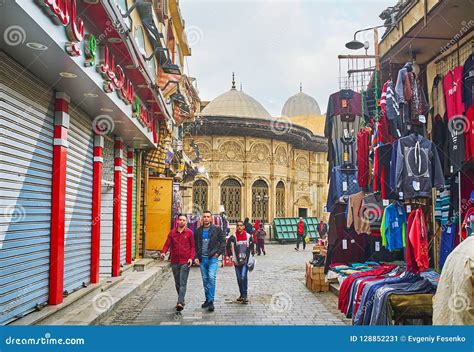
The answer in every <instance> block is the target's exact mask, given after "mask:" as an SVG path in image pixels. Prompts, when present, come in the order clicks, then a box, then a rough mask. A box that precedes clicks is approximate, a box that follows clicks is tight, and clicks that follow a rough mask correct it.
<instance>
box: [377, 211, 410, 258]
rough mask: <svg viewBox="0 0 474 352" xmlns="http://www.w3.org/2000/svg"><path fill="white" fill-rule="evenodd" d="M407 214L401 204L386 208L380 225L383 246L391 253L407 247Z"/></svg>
mask: <svg viewBox="0 0 474 352" xmlns="http://www.w3.org/2000/svg"><path fill="white" fill-rule="evenodd" d="M406 234H407V214H406V212H405V209H404V208H403V206H402V205H401V204H400V203H399V202H395V203H392V204H390V205H389V206H388V207H386V208H385V211H384V213H383V217H382V223H381V225H380V235H381V236H382V246H384V247H386V248H387V249H388V250H389V251H391V252H392V251H395V250H400V249H403V248H404V247H406V236H407V235H406Z"/></svg>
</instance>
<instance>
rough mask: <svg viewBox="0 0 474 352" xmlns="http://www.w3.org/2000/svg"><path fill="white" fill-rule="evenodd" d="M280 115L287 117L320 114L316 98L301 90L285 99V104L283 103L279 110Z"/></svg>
mask: <svg viewBox="0 0 474 352" xmlns="http://www.w3.org/2000/svg"><path fill="white" fill-rule="evenodd" d="M281 115H282V116H287V117H293V116H311V115H317V116H320V115H321V109H320V108H319V105H318V102H317V101H316V99H314V98H313V97H311V96H309V95H307V94H305V93H303V92H299V93H298V94H295V95H293V96H292V97H290V98H289V99H288V100H287V101H286V103H285V105H283V109H282V110H281Z"/></svg>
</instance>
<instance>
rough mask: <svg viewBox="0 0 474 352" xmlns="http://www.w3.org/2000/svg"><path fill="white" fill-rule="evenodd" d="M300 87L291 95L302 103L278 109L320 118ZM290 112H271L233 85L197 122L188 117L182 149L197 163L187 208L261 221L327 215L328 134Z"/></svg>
mask: <svg viewBox="0 0 474 352" xmlns="http://www.w3.org/2000/svg"><path fill="white" fill-rule="evenodd" d="M299 94H300V95H298V96H295V97H292V98H290V99H289V103H288V104H289V105H295V106H298V109H299V110H298V109H295V108H292V109H288V104H286V108H284V109H283V113H282V115H285V113H290V115H293V116H302V115H304V116H306V117H307V118H309V119H311V118H314V119H318V118H321V114H320V111H319V107H318V106H317V103H316V101H315V100H314V99H313V98H311V97H309V96H307V95H305V94H304V93H299ZM307 97H308V98H310V99H307ZM300 98H303V99H302V100H300ZM295 100H296V101H295ZM308 102H310V104H309V105H308V104H307V103H308ZM301 109H303V110H304V109H306V110H305V111H304V113H300V112H301ZM293 113H294V114H293ZM293 116H284V117H278V118H272V117H271V116H270V114H269V113H268V112H267V111H266V110H265V108H264V107H263V106H262V105H261V104H260V103H258V102H257V101H256V100H255V99H253V98H252V97H250V96H249V95H247V94H246V93H244V92H242V91H239V90H237V89H236V88H235V85H233V86H232V89H231V90H230V91H228V92H226V93H224V94H222V95H221V96H219V97H217V98H215V99H214V100H213V101H211V102H210V103H208V104H207V105H206V107H205V108H204V109H203V110H202V112H201V114H200V118H199V119H198V121H197V122H194V123H192V124H186V125H185V131H186V133H185V136H184V145H185V150H186V153H187V154H188V155H190V156H191V157H194V158H195V162H197V163H199V164H200V170H201V173H200V174H199V175H197V176H196V179H195V180H194V182H190V183H188V184H187V186H188V187H187V189H186V191H185V193H184V203H185V207H184V208H185V210H186V212H187V213H192V212H199V211H202V210H204V209H209V210H210V211H211V212H213V213H221V212H222V211H225V213H226V215H227V217H228V219H229V220H230V222H231V223H235V222H236V221H237V220H238V219H243V218H245V217H248V218H249V219H251V221H255V220H256V219H260V220H262V221H263V222H264V223H270V222H272V221H273V219H274V218H276V217H294V216H316V217H318V218H320V219H325V212H324V211H323V210H324V209H323V208H324V203H325V201H326V197H327V184H326V179H325V175H326V173H327V163H326V155H327V154H326V141H325V138H323V137H321V135H318V134H316V133H314V132H312V131H311V130H310V129H309V128H306V127H304V126H301V125H299V124H296V123H294V122H293V121H292V118H293ZM311 122H312V121H311ZM322 125H323V126H324V120H323V122H322ZM196 151H197V152H196Z"/></svg>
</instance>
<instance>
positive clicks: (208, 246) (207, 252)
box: [194, 210, 225, 312]
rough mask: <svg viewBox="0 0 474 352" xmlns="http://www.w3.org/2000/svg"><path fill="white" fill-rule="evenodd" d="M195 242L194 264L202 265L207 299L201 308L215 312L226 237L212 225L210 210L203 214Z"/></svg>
mask: <svg viewBox="0 0 474 352" xmlns="http://www.w3.org/2000/svg"><path fill="white" fill-rule="evenodd" d="M194 241H195V243H196V259H195V261H194V262H195V264H196V265H200V268H201V276H202V285H203V287H204V295H205V297H206V300H205V301H204V303H203V304H202V305H201V307H202V308H207V309H208V311H210V312H213V311H214V296H215V293H216V275H217V267H218V258H219V256H220V255H222V254H224V252H225V235H224V233H223V232H222V230H221V229H220V228H219V227H217V226H215V225H214V224H212V214H211V212H210V211H209V210H206V211H204V212H203V213H202V226H201V227H199V228H198V229H197V230H196V232H195V234H194Z"/></svg>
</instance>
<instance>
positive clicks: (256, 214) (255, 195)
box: [252, 180, 269, 223]
mask: <svg viewBox="0 0 474 352" xmlns="http://www.w3.org/2000/svg"><path fill="white" fill-rule="evenodd" d="M268 199H269V196H268V185H267V183H266V182H265V181H263V180H257V181H255V182H254V183H253V185H252V221H255V220H257V219H260V221H261V222H262V223H267V222H268Z"/></svg>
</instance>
